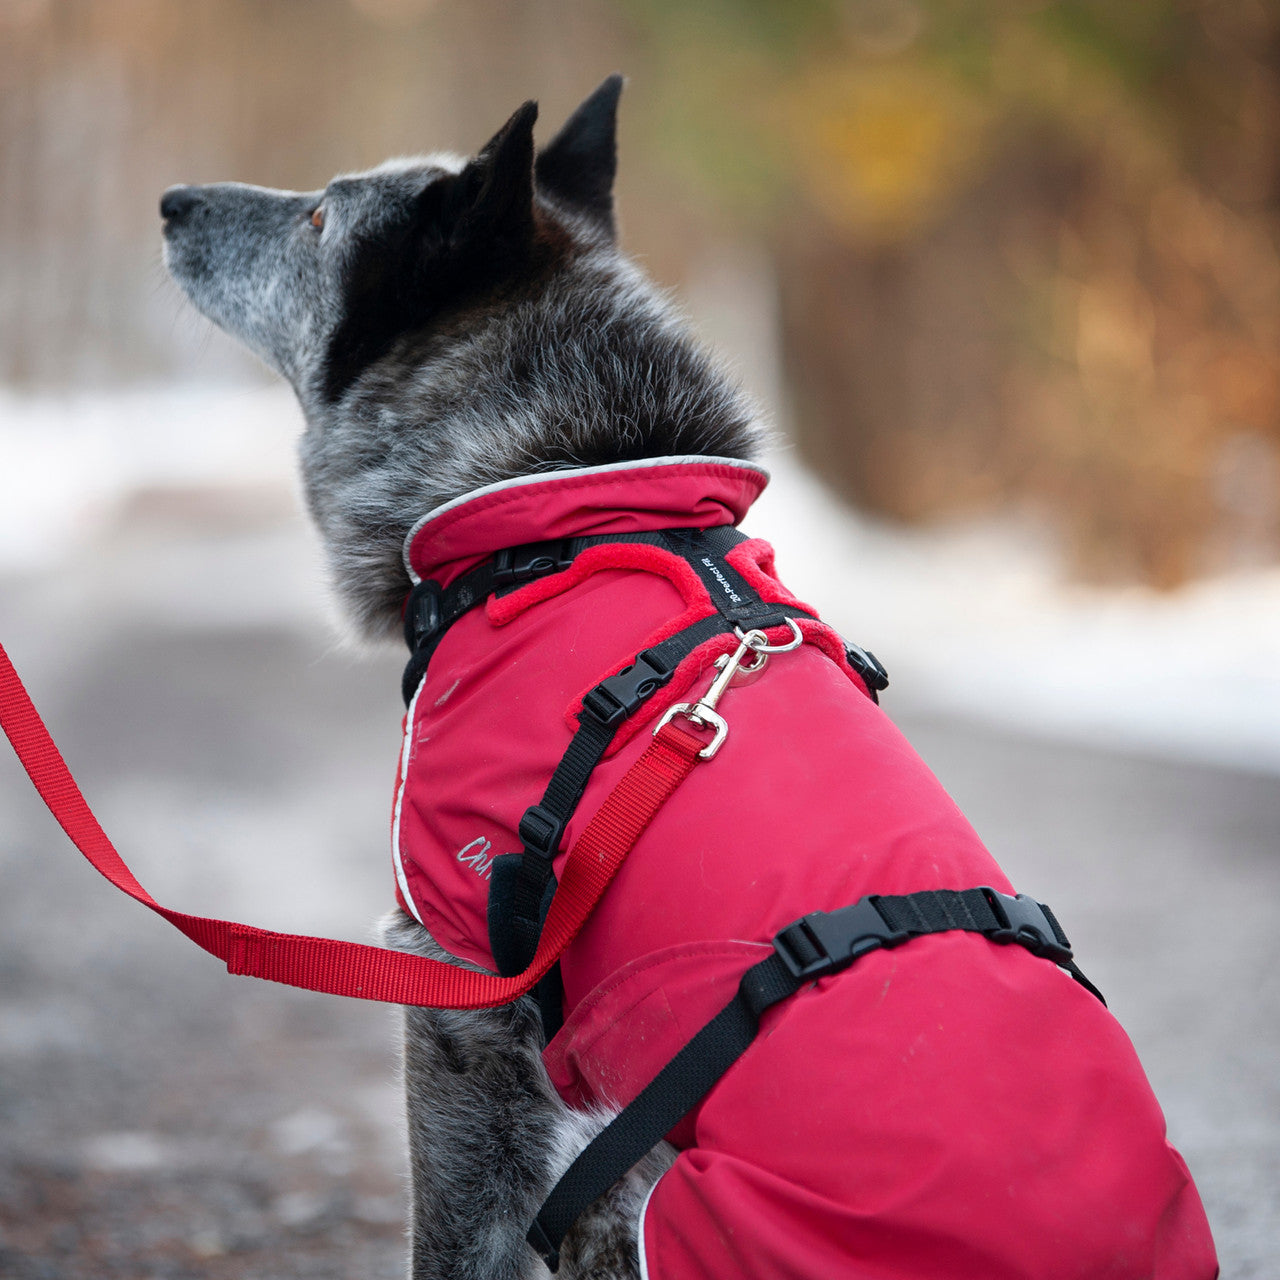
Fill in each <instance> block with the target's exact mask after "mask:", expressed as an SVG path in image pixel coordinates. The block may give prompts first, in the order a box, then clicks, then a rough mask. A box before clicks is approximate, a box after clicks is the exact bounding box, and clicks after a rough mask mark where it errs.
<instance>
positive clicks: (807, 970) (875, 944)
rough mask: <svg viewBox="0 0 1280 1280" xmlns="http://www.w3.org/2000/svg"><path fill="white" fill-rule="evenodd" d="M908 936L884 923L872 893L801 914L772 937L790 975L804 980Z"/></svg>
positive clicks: (846, 963) (832, 971)
mask: <svg viewBox="0 0 1280 1280" xmlns="http://www.w3.org/2000/svg"><path fill="white" fill-rule="evenodd" d="M910 936H911V935H910V934H909V933H908V932H907V931H906V930H905V929H893V928H890V927H889V925H887V924H886V923H885V920H884V917H883V916H882V915H881V914H880V913H879V912H878V911H877V910H876V905H875V896H874V895H871V896H869V897H866V898H859V899H858V901H857V902H855V903H854V904H853V906H851V907H843V908H841V910H839V911H812V912H810V913H809V914H808V915H807V916H802V917H801V918H800V919H799V920H796V921H794V922H793V923H792V924H789V925H787V927H786V928H785V929H783V930H782V931H781V932H780V933H779V934H778V935H777V936H776V937H775V938H774V940H773V949H774V950H775V951H776V952H777V953H778V956H779V958H780V959H781V961H782V963H783V964H784V965H786V967H787V971H788V972H789V973H790V974H791V976H792V977H793V978H799V979H801V980H806V981H807V980H808V979H810V978H821V977H824V976H825V975H827V974H829V973H839V972H840V970H841V969H846V968H848V966H849V965H851V964H852V963H853V962H854V961H855V960H857V959H858V958H859V957H860V956H865V955H866V954H867V953H868V952H869V951H878V950H879V949H880V948H881V947H896V946H898V945H900V944H901V943H903V942H906V941H907V939H908V938H910Z"/></svg>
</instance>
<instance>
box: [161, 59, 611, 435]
mask: <svg viewBox="0 0 1280 1280" xmlns="http://www.w3.org/2000/svg"><path fill="white" fill-rule="evenodd" d="M621 90H622V78H621V77H620V76H611V77H609V79H607V80H606V81H605V82H604V83H603V84H602V85H601V86H600V87H599V88H598V89H597V90H596V91H595V93H593V94H592V95H591V96H590V97H589V98H588V99H587V100H586V101H585V102H584V103H583V104H582V105H581V106H580V107H579V108H578V109H577V111H575V112H574V114H573V115H572V116H571V117H570V119H569V120H568V122H567V123H566V124H565V126H564V127H563V128H562V129H561V131H560V132H559V133H558V134H557V135H556V137H555V138H554V139H553V140H552V141H551V142H550V143H548V145H547V146H546V147H545V148H543V150H542V151H541V152H540V153H539V154H538V155H537V156H536V158H535V155H534V146H533V125H534V121H535V119H536V118H537V114H538V109H537V105H536V104H535V103H533V102H526V103H525V104H524V106H522V107H520V108H519V110H517V111H516V112H515V114H514V115H513V116H512V117H511V118H510V119H509V120H508V121H507V123H506V124H504V125H503V126H502V128H501V129H499V130H498V132H497V133H496V134H495V135H494V136H493V138H492V139H491V140H490V141H489V142H488V144H487V145H486V146H485V147H484V148H483V149H482V150H481V151H480V152H479V153H478V154H477V155H476V156H475V157H474V158H473V159H470V160H463V159H461V158H459V157H456V156H452V155H443V154H441V155H432V156H425V157H417V158H413V159H407V160H393V161H390V162H388V163H386V164H383V165H381V166H379V167H378V168H376V169H371V170H369V171H368V172H366V173H356V174H347V175H343V176H341V177H337V178H335V179H334V180H333V181H332V182H330V183H329V185H328V186H327V187H326V188H325V189H324V190H323V191H309V192H297V191H277V190H272V189H270V188H266V187H255V186H248V185H246V184H244V183H235V182H221V183H214V184H212V185H209V186H177V187H171V188H169V190H168V191H166V192H165V193H164V196H163V197H162V199H161V202H160V212H161V216H162V217H163V219H164V240H165V262H166V265H167V266H168V268H169V271H170V273H171V274H172V275H173V277H174V279H175V280H176V281H177V282H178V284H179V285H181V287H182V288H183V290H184V291H185V292H186V294H187V295H188V297H190V299H191V301H192V302H193V303H194V304H195V305H196V307H197V308H199V310H200V311H202V312H203V313H204V314H205V315H206V316H208V318H209V319H210V320H212V321H213V322H214V323H215V324H217V325H219V326H220V327H221V328H223V329H225V330H227V332H229V333H230V334H232V335H233V336H235V337H236V338H239V339H240V340H241V341H242V342H244V343H245V344H246V345H247V346H248V347H250V348H251V349H252V350H253V351H255V352H256V353H257V354H258V355H259V356H260V357H261V358H262V359H264V360H265V361H266V362H267V363H268V364H269V365H271V366H272V368H274V369H276V370H277V371H278V372H279V373H281V374H283V375H284V376H285V377H286V378H287V379H289V381H290V382H291V383H292V384H293V386H294V388H295V390H297V392H298V395H299V397H300V398H301V400H302V402H303V405H304V407H305V408H307V409H308V412H309V413H310V412H312V411H313V410H319V409H322V407H323V406H324V405H325V404H326V403H332V402H334V401H336V400H337V399H338V398H339V397H341V396H342V394H343V393H344V391H346V389H347V388H349V387H350V386H351V384H352V383H353V381H354V380H355V379H356V378H358V377H359V376H360V374H361V373H362V372H363V371H364V370H365V369H367V368H368V367H369V366H370V365H371V364H372V363H373V362H375V361H377V360H378V359H379V358H380V357H382V356H384V355H385V354H386V353H387V352H388V351H389V350H390V349H391V348H392V346H393V345H394V344H395V343H396V341H397V340H398V339H399V338H401V337H402V336H403V335H406V334H414V335H418V336H420V335H422V334H424V333H429V332H430V331H432V330H433V329H436V330H440V329H447V328H449V327H450V326H451V325H456V324H457V323H458V322H459V320H460V318H463V317H467V316H470V317H473V318H474V317H475V316H476V314H477V313H478V312H483V311H484V310H485V309H486V308H488V307H492V306H493V305H494V304H495V303H501V302H502V301H503V300H504V299H505V300H509V299H510V298H511V297H512V296H513V295H515V294H518V293H521V292H528V291H529V290H530V289H533V288H536V287H537V286H538V284H539V282H541V281H545V280H546V279H547V278H548V277H549V276H550V275H552V274H554V272H555V271H556V270H557V268H559V267H560V266H562V265H563V264H564V263H565V262H566V261H567V260H569V259H571V258H572V257H573V256H574V255H576V254H579V253H582V252H584V251H586V250H588V249H591V248H598V247H600V246H601V245H602V244H610V243H612V241H613V238H614V220H613V194H612V192H613V179H614V173H615V170H616V164H617V161H616V143H615V120H616V114H617V103H618V95H619V93H620V92H621Z"/></svg>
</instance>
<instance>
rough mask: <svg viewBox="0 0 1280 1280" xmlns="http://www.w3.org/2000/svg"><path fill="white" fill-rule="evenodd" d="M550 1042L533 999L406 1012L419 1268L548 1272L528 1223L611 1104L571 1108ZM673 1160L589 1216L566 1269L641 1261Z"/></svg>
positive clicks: (520, 1276)
mask: <svg viewBox="0 0 1280 1280" xmlns="http://www.w3.org/2000/svg"><path fill="white" fill-rule="evenodd" d="M383 932H384V937H385V939H386V941H387V943H388V944H389V945H390V946H393V947H395V948H397V949H398V950H402V951H412V952H415V953H417V954H419V955H426V956H429V957H431V958H433V959H442V960H448V961H451V962H453V963H457V960H456V958H455V957H452V956H449V955H448V953H447V952H445V951H444V950H443V948H441V947H440V946H439V945H438V944H437V943H436V942H435V941H434V939H433V938H432V937H431V935H430V934H429V933H427V931H426V930H425V929H423V928H422V927H421V926H420V925H418V924H417V923H416V922H414V921H411V920H410V919H409V918H408V917H406V916H404V915H403V914H402V913H400V912H394V913H393V914H392V916H390V917H389V918H388V920H387V921H386V923H385V925H384V931H383ZM541 1050H542V1029H541V1024H540V1022H539V1019H538V1013H537V1008H536V1006H535V1005H534V1003H533V1001H532V1000H530V999H527V998H526V999H523V1000H519V1001H516V1002H515V1003H514V1004H510V1005H503V1006H501V1007H499V1008H496V1009H475V1010H465V1011H462V1010H444V1009H422V1008H412V1009H407V1010H406V1011H405V1051H404V1072H405V1085H406V1091H407V1095H408V1096H407V1101H408V1118H409V1158H410V1165H411V1171H412V1184H413V1226H412V1231H413V1252H412V1264H411V1269H410V1275H411V1277H412V1280H533V1278H534V1277H545V1276H547V1275H548V1274H549V1273H548V1272H547V1271H546V1269H545V1267H543V1265H542V1263H541V1262H540V1261H539V1260H538V1258H537V1255H536V1254H535V1253H534V1252H533V1250H532V1249H531V1248H530V1246H529V1244H528V1243H527V1242H526V1240H525V1232H526V1230H527V1229H528V1226H529V1223H530V1222H531V1221H532V1220H533V1215H534V1213H535V1212H536V1211H537V1209H538V1207H539V1205H540V1204H541V1203H542V1200H543V1197H544V1196H545V1195H546V1193H547V1192H548V1190H550V1188H551V1186H552V1185H553V1184H554V1182H555V1180H556V1179H557V1178H558V1177H559V1176H560V1174H561V1173H562V1172H563V1171H564V1169H565V1168H567V1167H568V1165H569V1164H570V1162H571V1161H572V1160H573V1158H574V1157H575V1156H576V1155H577V1153H578V1152H579V1151H580V1150H581V1149H582V1148H583V1147H584V1146H586V1144H587V1143H588V1142H589V1141H590V1140H591V1138H592V1137H594V1136H595V1134H596V1133H597V1132H599V1130H600V1129H601V1128H602V1127H603V1126H604V1125H605V1124H606V1123H607V1122H608V1121H609V1120H610V1119H611V1118H612V1117H611V1116H610V1114H609V1113H607V1112H602V1113H590V1114H587V1113H583V1112H578V1111H573V1110H571V1109H570V1108H568V1107H566V1106H565V1104H564V1103H563V1101H562V1100H561V1098H560V1096H559V1095H558V1094H557V1093H556V1091H555V1089H554V1088H553V1087H552V1084H551V1081H550V1079H549V1078H548V1076H547V1072H546V1068H545V1067H544V1066H543V1062H542V1052H541ZM662 1145H663V1147H665V1145H666V1144H662ZM669 1163H670V1157H669V1155H666V1154H657V1153H655V1154H654V1155H652V1156H650V1157H647V1158H646V1160H645V1161H642V1162H641V1164H640V1165H638V1166H637V1167H636V1169H635V1170H633V1171H632V1172H631V1173H630V1174H628V1175H627V1176H626V1177H625V1178H623V1179H622V1180H621V1181H620V1182H618V1184H617V1185H616V1186H615V1187H614V1188H613V1189H612V1190H611V1191H609V1192H608V1193H607V1194H606V1195H604V1196H602V1197H601V1198H600V1199H599V1200H598V1201H597V1202H596V1203H595V1204H594V1205H593V1206H592V1207H591V1209H589V1210H588V1211H587V1212H586V1213H585V1214H583V1215H582V1217H581V1218H580V1219H579V1220H578V1222H577V1223H576V1224H575V1226H574V1229H573V1231H572V1232H571V1233H570V1234H569V1236H568V1237H567V1238H566V1240H565V1242H564V1248H563V1250H562V1263H561V1267H560V1272H559V1280H631V1278H632V1277H635V1276H637V1275H638V1274H639V1261H638V1251H637V1248H636V1224H637V1219H638V1212H639V1207H640V1204H641V1202H642V1201H643V1199H644V1196H645V1194H646V1193H647V1191H648V1188H649V1186H650V1185H651V1184H652V1182H653V1180H654V1179H655V1178H656V1177H657V1176H658V1175H659V1174H660V1173H661V1172H662V1170H663V1169H665V1168H666V1166H667V1164H669Z"/></svg>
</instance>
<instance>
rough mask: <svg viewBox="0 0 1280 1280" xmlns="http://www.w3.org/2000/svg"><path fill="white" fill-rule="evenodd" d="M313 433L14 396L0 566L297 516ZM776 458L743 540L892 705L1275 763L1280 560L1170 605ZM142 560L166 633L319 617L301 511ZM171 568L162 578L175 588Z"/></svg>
mask: <svg viewBox="0 0 1280 1280" xmlns="http://www.w3.org/2000/svg"><path fill="white" fill-rule="evenodd" d="M300 426H301V422H300V416H299V413H298V410H297V407H296V404H295V402H294V401H293V398H292V396H291V394H290V393H289V392H288V390H287V389H285V388H283V387H271V388H265V389H264V388H245V389H228V388H226V387H225V386H221V387H206V386H198V385H197V386H190V385H187V386H178V387H163V388H144V389H139V390H135V391H129V392H123V393H122V392H112V393H98V394H94V395H80V396H76V397H56V398H55V397H37V396H23V395H19V394H17V393H14V392H0V575H10V576H21V577H34V576H36V575H41V576H42V577H44V578H46V579H47V578H56V576H57V574H58V572H59V566H60V565H65V564H66V563H67V562H68V561H69V559H70V558H71V557H73V556H79V555H83V553H84V549H85V548H86V546H90V545H92V544H94V543H95V542H97V541H100V540H103V539H109V538H112V537H114V536H117V535H118V533H119V528H120V524H121V521H122V518H123V514H124V513H126V512H127V510H128V508H129V504H130V501H131V499H133V498H135V497H136V496H137V495H138V494H140V493H155V492H165V491H169V492H171V493H173V494H175V495H178V501H179V502H181V501H182V495H183V494H188V493H191V492H194V491H200V492H206V491H207V492H213V493H223V494H235V493H237V492H243V491H254V492H261V491H269V492H276V493H278V494H279V495H280V497H281V507H282V508H283V506H284V503H285V501H287V500H288V495H289V494H292V493H294V492H295V491H296V480H295V477H294V466H295V463H294V457H293V443H294V439H295V437H296V435H297V433H298V431H299V429H300ZM767 465H768V466H769V467H770V469H771V470H772V472H773V475H774V480H773V483H772V484H771V485H770V487H769V489H768V490H767V492H766V493H765V495H764V497H763V498H762V499H761V500H760V502H759V504H758V505H757V507H756V508H755V509H754V510H753V512H752V514H751V515H750V516H749V517H748V519H747V521H746V523H745V528H746V530H747V531H748V532H757V531H758V532H759V533H760V534H761V535H762V536H766V537H768V538H769V539H770V540H771V541H772V542H773V543H774V545H775V546H776V547H777V550H778V562H779V565H780V567H781V569H782V572H783V576H784V578H785V579H786V581H787V582H788V585H790V586H791V587H792V589H793V590H795V591H796V592H797V593H798V594H799V595H800V596H801V597H802V598H804V599H808V600H811V601H812V602H813V603H815V604H816V605H818V606H819V607H821V609H822V611H823V614H824V616H825V617H827V618H828V619H829V620H830V621H831V622H832V623H833V624H834V625H836V626H837V627H838V628H839V629H840V630H841V631H842V632H844V633H845V634H846V635H848V636H849V638H850V639H853V640H856V641H858V642H859V643H860V644H863V645H865V646H867V647H868V648H870V649H872V650H873V651H874V652H875V653H876V654H877V655H878V656H879V657H880V658H881V659H882V660H883V661H884V663H885V665H886V666H887V667H888V669H889V673H890V676H891V678H892V680H893V685H892V687H891V689H890V691H889V693H888V694H887V695H886V705H887V706H888V707H889V708H890V709H892V706H893V704H894V701H895V700H898V701H899V703H900V705H906V704H909V705H910V706H911V707H912V708H913V709H916V710H921V709H923V710H926V711H927V710H937V711H938V712H941V713H951V714H959V715H963V716H966V717H971V718H977V719H981V720H986V721H992V722H998V723H1001V724H1004V725H1007V726H1011V727H1015V728H1018V729H1020V730H1023V731H1026V732H1030V733H1034V734H1037V735H1040V736H1045V737H1056V738H1065V739H1069V740H1076V741H1080V742H1082V743H1087V744H1094V745H1102V746H1107V747H1112V748H1118V749H1125V750H1133V751H1140V752H1144V753H1155V754H1161V755H1168V756H1173V757H1178V758H1186V759H1196V760H1206V761H1211V762H1217V763H1220V764H1224V765H1229V766H1233V767H1239V768H1246V769H1252V770H1259V771H1266V772H1271V773H1276V772H1280V671H1278V670H1277V666H1278V664H1277V658H1280V568H1272V569H1266V570H1255V571H1250V572H1242V573H1239V574H1236V575H1233V576H1228V577H1222V578H1217V579H1213V580H1209V581H1204V582H1199V583H1196V584H1193V585H1191V586H1188V587H1186V588H1184V589H1182V590H1180V591H1177V592H1172V593H1156V592H1153V591H1148V590H1144V589H1139V588H1129V589H1100V588H1089V587H1084V586H1081V585H1079V584H1073V583H1071V582H1070V581H1069V580H1068V579H1067V577H1066V575H1065V573H1064V571H1063V568H1062V563H1061V558H1060V556H1059V554H1058V552H1057V549H1056V548H1055V546H1054V544H1053V541H1052V539H1051V538H1050V537H1049V536H1048V535H1047V534H1046V532H1045V531H1044V530H1042V529H1038V528H1036V527H1035V526H1034V525H1032V524H1030V523H1027V522H1020V521H1015V520H986V521H982V522H974V523H969V524H964V525H947V526H944V527H934V528H931V529H927V530H917V531H911V530H903V529H900V528H896V527H890V526H888V525H886V524H883V523H880V522H877V521H874V520H870V519H868V518H866V517H864V516H861V515H859V514H858V513H856V512H853V511H850V510H849V509H848V508H846V507H844V506H842V505H841V504H840V503H839V502H838V501H837V500H836V499H835V498H833V497H832V496H831V495H830V494H829V493H828V491H827V490H826V489H825V488H824V487H823V486H822V485H821V484H820V483H819V482H818V481H817V479H815V478H814V477H813V476H812V475H811V474H809V473H807V472H805V471H804V470H803V469H802V468H801V467H800V466H799V464H798V463H797V461H796V460H795V458H794V456H793V455H792V454H791V453H789V452H786V451H781V452H777V453H775V454H774V455H773V456H772V457H771V458H769V459H767ZM195 555H198V556H199V558H200V560H199V563H200V570H201V571H200V573H199V574H198V575H190V574H188V575H187V576H188V577H192V578H194V577H198V579H199V590H198V591H194V592H193V593H189V594H188V593H185V592H184V591H183V589H182V583H181V581H180V580H179V579H181V578H182V576H183V575H180V574H175V573H174V572H173V567H172V564H171V561H172V560H173V559H174V558H182V559H184V562H186V563H188V565H189V564H190V558H191V557H192V556H195ZM258 555H260V556H261V563H260V565H259V566H258V568H257V570H256V571H255V564H254V558H255V556H258ZM299 561H302V563H299ZM128 563H129V564H130V565H132V566H133V567H134V569H133V571H132V572H133V573H134V576H133V577H131V578H127V579H126V577H125V575H122V574H120V573H117V574H116V575H115V577H112V578H109V579H107V580H104V589H106V588H108V587H109V589H110V590H112V591H113V592H116V593H118V594H123V595H124V596H127V597H128V598H129V599H130V602H131V604H132V605H133V606H134V607H136V608H137V609H139V610H140V611H143V612H146V611H148V610H150V611H151V612H152V613H153V614H154V615H155V616H157V617H161V616H163V617H164V618H165V620H166V621H167V622H169V623H177V622H179V621H182V620H185V621H186V623H187V624H188V625H219V624H221V625H234V624H235V623H236V622H237V621H239V622H240V624H241V625H248V624H250V623H256V624H261V623H263V622H265V621H283V620H288V619H293V620H295V621H303V620H305V621H308V622H310V621H312V620H313V619H314V617H316V616H319V614H320V613H321V612H323V611H324V610H325V605H324V603H323V592H322V588H321V586H320V582H319V572H318V562H317V556H316V549H315V545H314V542H313V541H312V540H311V539H310V537H309V535H306V534H305V533H304V532H303V529H302V520H301V517H300V516H299V517H298V519H297V521H296V523H295V524H294V525H293V526H292V529H286V530H285V531H284V532H283V533H282V532H281V531H280V529H278V528H277V529H273V530H268V531H266V532H263V531H258V532H256V533H255V532H253V531H249V532H248V533H247V534H238V533H236V532H235V531H234V530H232V531H229V536H228V531H223V536H222V537H221V538H220V539H218V540H216V541H212V542H210V541H208V540H207V539H206V540H205V541H203V542H199V541H198V540H197V541H196V542H189V541H188V542H183V541H182V540H179V545H176V546H174V547H169V546H166V545H165V543H164V541H163V540H162V539H161V538H160V537H159V536H157V538H156V541H155V542H154V544H153V545H151V546H150V547H149V548H147V549H146V551H145V554H143V553H140V552H138V551H137V550H136V549H135V552H134V554H133V555H132V556H131V557H130V558H129V560H128ZM290 565H293V566H295V569H294V570H291V569H290V568H289V566H290ZM153 574H154V575H156V576H153ZM281 575H284V576H285V577H286V578H287V582H285V583H282V579H281ZM157 577H158V578H160V579H161V580H164V581H166V582H167V583H168V584H169V587H168V588H167V590H166V592H165V593H164V594H163V596H161V594H160V593H157V592H155V591H154V590H153V588H152V586H151V583H153V582H154V581H156V580H157ZM175 584H176V585H175ZM810 727H811V729H814V730H817V726H810Z"/></svg>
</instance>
